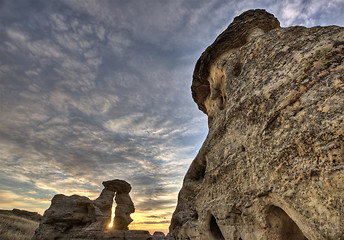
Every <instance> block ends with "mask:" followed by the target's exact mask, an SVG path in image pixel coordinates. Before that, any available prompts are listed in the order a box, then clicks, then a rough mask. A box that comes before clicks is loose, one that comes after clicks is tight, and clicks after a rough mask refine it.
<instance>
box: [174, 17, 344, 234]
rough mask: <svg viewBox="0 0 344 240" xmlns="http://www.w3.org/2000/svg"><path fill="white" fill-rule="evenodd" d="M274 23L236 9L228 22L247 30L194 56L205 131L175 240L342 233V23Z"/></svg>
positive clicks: (181, 196)
mask: <svg viewBox="0 0 344 240" xmlns="http://www.w3.org/2000/svg"><path fill="white" fill-rule="evenodd" d="M247 18H249V19H251V20H250V21H246V20H245V19H247ZM254 18H257V19H260V20H259V22H260V23H262V24H263V26H259V29H257V28H256V27H257V26H258V25H259V24H257V25H255V24H254ZM263 19H265V20H263ZM276 21H277V20H276V19H275V18H273V17H271V15H269V14H268V13H266V12H264V11H261V10H258V11H249V12H247V13H244V14H242V15H240V16H239V17H237V18H236V19H235V20H234V22H233V24H234V25H235V26H236V27H235V29H245V30H238V31H239V35H236V31H235V30H234V29H233V30H228V29H231V25H230V26H229V27H228V29H227V30H226V31H229V32H230V33H231V34H230V35H228V36H227V35H226V34H225V33H223V34H221V35H220V37H221V36H222V37H221V38H223V39H222V40H221V42H220V43H217V42H216V41H218V40H216V41H215V43H214V44H215V45H213V46H211V47H209V48H208V49H207V50H206V52H205V53H203V54H202V57H201V58H200V60H199V61H198V62H197V65H196V67H195V73H194V79H193V84H192V92H193V97H194V100H195V101H196V103H197V104H198V106H199V108H200V109H201V110H202V111H203V112H205V113H208V115H209V133H208V136H207V138H206V140H205V142H204V143H203V146H202V148H201V149H200V151H199V153H198V155H197V156H196V158H195V159H194V161H193V162H192V164H191V166H190V168H189V170H188V172H187V174H186V176H185V178H184V183H183V187H182V189H181V191H180V193H179V196H178V205H177V208H176V210H175V212H174V214H173V217H172V221H171V226H170V236H171V238H172V239H237V240H239V239H243V240H245V239H280V240H284V239H343V236H344V140H343V139H344V77H343V76H344V62H343V58H344V57H343V56H344V29H343V28H342V27H337V26H329V27H314V28H310V29H308V28H305V27H290V28H279V27H278V26H279V24H278V23H276ZM246 22H247V23H249V25H248V26H245V23H246ZM268 22H270V24H269V23H268ZM239 23H240V24H242V27H239V26H238V25H236V24H239ZM264 24H267V27H264ZM260 29H261V30H260ZM269 30H270V31H269ZM240 31H245V32H246V33H251V34H242V32H240ZM220 37H219V38H220ZM219 38H218V39H219ZM237 38H238V39H237ZM242 38H244V39H242ZM227 41H229V42H240V44H238V45H235V46H234V45H233V47H223V48H221V46H222V44H225V43H226V42H227ZM226 44H227V43H226ZM219 46H220V47H219ZM226 46H229V45H228V44H227V45H226ZM214 48H220V49H225V50H224V51H222V50H220V51H216V50H214ZM204 56H208V57H204ZM204 58H206V59H207V61H206V62H207V64H203V62H204V60H203V59H204ZM202 64H203V65H202ZM202 68H203V70H200V69H202ZM202 72H203V73H202ZM214 83H216V84H217V85H216V84H215V85H214ZM212 84H213V87H212ZM207 85H208V86H209V88H208V89H209V91H208V90H207V91H204V89H205V88H206V86H207ZM202 89H203V90H202ZM221 99H223V100H221Z"/></svg>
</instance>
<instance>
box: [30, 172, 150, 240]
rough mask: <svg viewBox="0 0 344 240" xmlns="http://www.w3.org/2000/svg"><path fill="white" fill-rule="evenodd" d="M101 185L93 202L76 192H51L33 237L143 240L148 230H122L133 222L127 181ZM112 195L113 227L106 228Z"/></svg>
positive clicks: (109, 215)
mask: <svg viewBox="0 0 344 240" xmlns="http://www.w3.org/2000/svg"><path fill="white" fill-rule="evenodd" d="M103 185H104V187H105V188H104V189H103V190H102V192H101V194H100V196H99V197H98V198H97V199H96V200H94V201H92V200H90V199H89V198H87V197H83V196H78V195H72V196H65V195H63V194H58V195H55V196H54V197H53V199H52V201H51V205H50V207H49V208H48V209H47V210H46V211H45V212H44V215H43V219H42V221H41V224H40V225H39V227H38V229H37V230H36V232H35V236H34V238H33V239H34V240H43V239H129V238H130V239H133V240H134V239H135V240H141V239H142V240H146V239H147V238H149V237H151V235H150V234H149V232H148V231H133V230H132V231H122V230H128V225H129V224H130V223H131V222H132V221H133V220H132V219H131V218H130V214H131V213H133V212H134V211H135V208H134V204H133V202H132V200H131V198H130V196H129V192H130V190H131V186H130V184H129V183H127V182H126V181H123V180H118V179H115V180H111V181H106V182H103ZM115 196H116V197H115ZM114 197H115V201H116V203H117V207H116V210H115V218H114V225H115V226H117V227H116V228H115V230H110V229H108V226H109V223H110V222H111V211H112V205H113V199H114Z"/></svg>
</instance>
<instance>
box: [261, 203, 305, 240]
mask: <svg viewBox="0 0 344 240" xmlns="http://www.w3.org/2000/svg"><path fill="white" fill-rule="evenodd" d="M266 221H267V224H268V226H269V228H270V229H269V230H270V231H269V232H270V235H271V236H274V238H275V239H278V240H290V239H293V240H307V238H306V237H305V235H304V234H303V232H302V231H301V230H300V228H299V227H298V226H297V224H296V223H295V222H294V221H293V220H292V219H291V218H290V217H289V216H288V214H287V213H286V212H285V211H284V210H283V209H281V208H279V207H276V206H273V205H272V206H269V208H268V210H267V215H266Z"/></svg>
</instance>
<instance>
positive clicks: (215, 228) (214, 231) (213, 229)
mask: <svg viewBox="0 0 344 240" xmlns="http://www.w3.org/2000/svg"><path fill="white" fill-rule="evenodd" d="M210 233H211V236H212V237H213V239H217V240H225V238H224V237H223V235H222V232H221V230H220V228H219V225H217V222H216V219H215V217H214V216H213V215H211V219H210Z"/></svg>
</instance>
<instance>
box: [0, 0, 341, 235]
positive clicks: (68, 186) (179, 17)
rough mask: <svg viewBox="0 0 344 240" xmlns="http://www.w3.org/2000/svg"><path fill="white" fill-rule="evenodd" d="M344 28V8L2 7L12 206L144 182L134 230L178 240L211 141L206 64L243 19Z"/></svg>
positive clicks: (7, 188) (47, 2)
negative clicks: (173, 233) (250, 13)
mask: <svg viewBox="0 0 344 240" xmlns="http://www.w3.org/2000/svg"><path fill="white" fill-rule="evenodd" d="M249 9H265V10H266V11H268V12H269V13H271V14H273V15H274V16H275V17H276V18H277V19H278V20H279V21H280V23H281V26H282V27H288V26H295V25H300V26H306V27H313V26H318V25H321V26H327V25H339V26H343V25H344V16H343V14H342V13H343V12H344V1H342V0H332V1H331V0H330V1H324V0H320V1H319V0H318V1H315V0H313V1H312V0H294V1H292V0H289V1H283V2H281V1H278V0H272V1H268V0H262V1H253V0H243V1H225V0H213V1H206V0H201V1H192V0H189V1H187V0H174V1H172V0H171V1H164V2H161V1H159V0H146V1H132V0H129V1H128V0H127V1H120V0H118V1H117V0H116V1H110V0H102V1H91V0H88V1H80V0H79V1H78V0H74V1H72V0H61V1H52V0H28V1H15V2H14V1H6V0H5V1H0V19H1V23H0V36H1V40H2V41H1V42H0V53H1V57H0V61H1V64H0V81H1V82H0V93H1V95H0V96H1V105H0V109H1V116H0V153H1V157H0V162H1V170H0V179H1V185H0V196H1V197H0V209H13V208H18V209H22V210H27V211H33V212H38V213H40V214H43V212H44V211H45V210H46V209H47V208H48V207H49V206H50V200H51V199H52V197H53V196H54V195H55V194H65V195H73V194H77V195H82V196H86V197H88V198H90V199H92V200H93V199H95V198H97V197H98V196H99V194H100V192H101V190H102V189H103V187H102V185H101V183H102V181H106V180H112V179H116V178H117V179H123V180H125V181H127V182H129V183H130V184H131V186H132V191H131V192H130V196H131V198H132V200H133V202H134V205H135V208H136V211H135V213H134V214H131V217H132V218H133V219H134V221H133V222H132V223H131V224H130V225H129V229H135V230H138V229H140V230H148V231H150V232H151V233H153V232H154V231H162V232H164V233H165V234H166V233H168V227H169V225H170V219H171V216H172V213H173V211H174V209H175V207H176V204H177V196H178V192H179V190H180V188H181V186H182V182H183V178H184V175H185V173H186V171H187V170H188V167H189V165H190V164H191V162H192V160H193V159H194V158H195V156H196V155H197V153H198V150H199V149H200V147H201V145H202V144H203V141H204V139H205V138H206V135H207V133H208V122H207V116H206V115H205V114H203V113H202V112H201V111H199V110H198V108H197V105H196V103H194V102H193V100H192V96H191V90H190V87H191V81H192V73H193V69H194V66H195V64H196V62H197V59H198V58H199V57H200V55H201V54H202V52H203V51H204V50H205V49H206V48H207V47H208V46H209V45H210V44H212V43H213V41H214V40H215V39H216V37H217V36H218V35H219V34H220V33H221V32H222V31H223V30H225V29H226V28H227V26H228V25H229V24H230V23H231V22H232V21H233V19H234V17H236V16H238V15H240V14H241V13H242V12H244V11H247V10H249Z"/></svg>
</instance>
